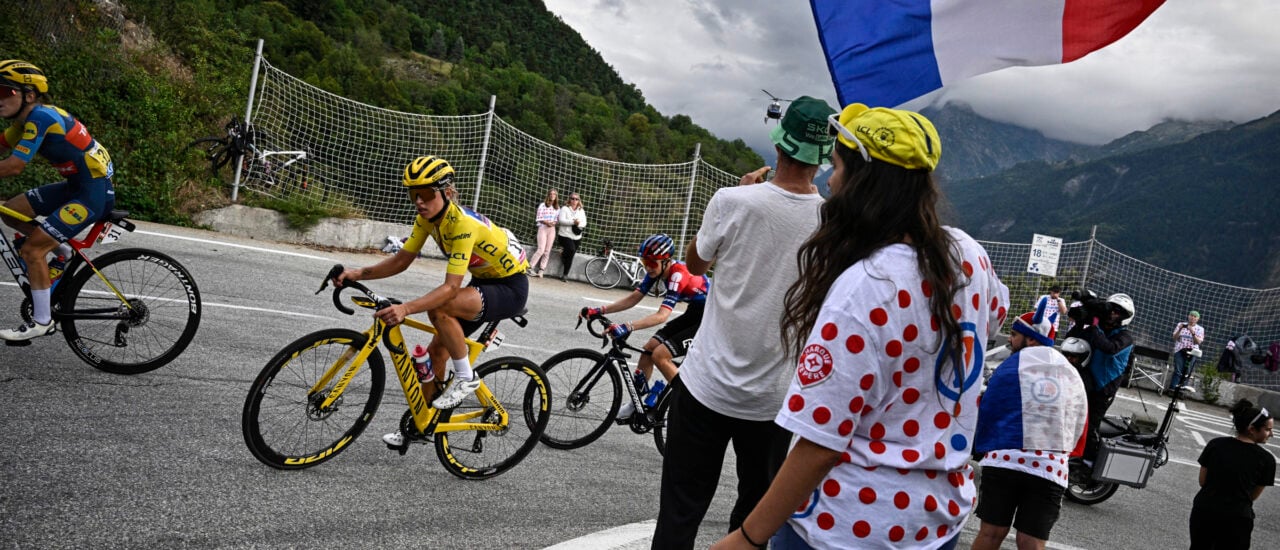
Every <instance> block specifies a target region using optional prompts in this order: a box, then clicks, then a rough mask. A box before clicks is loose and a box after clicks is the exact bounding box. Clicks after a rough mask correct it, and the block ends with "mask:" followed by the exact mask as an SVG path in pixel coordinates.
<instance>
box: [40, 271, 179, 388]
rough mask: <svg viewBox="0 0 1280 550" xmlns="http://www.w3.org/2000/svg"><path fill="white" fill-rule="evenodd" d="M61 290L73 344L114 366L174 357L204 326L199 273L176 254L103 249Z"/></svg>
mask: <svg viewBox="0 0 1280 550" xmlns="http://www.w3.org/2000/svg"><path fill="white" fill-rule="evenodd" d="M94 267H96V268H97V270H96V272H95V270H94V269H93V268H94ZM99 273H100V274H101V276H99ZM61 294H62V299H61V307H60V309H59V314H58V321H59V323H60V325H61V327H62V335H63V337H65V338H66V340H67V343H68V344H70V345H71V351H73V352H75V354H76V355H77V356H79V357H80V358H81V359H83V360H84V361H85V362H86V363H88V364H90V365H92V366H93V367H94V368H96V369H99V370H103V371H106V372H110V373H115V374H138V373H143V372H147V371H152V370H155V369H158V368H160V367H162V366H164V365H166V364H168V363H169V362H170V361H172V360H173V359H174V358H175V357H177V356H178V355H179V354H181V353H182V351H183V350H185V349H187V345H188V344H190V343H191V339H192V338H194V337H195V335H196V329H197V328H199V326H200V290H199V289H198V288H197V287H196V281H195V279H194V278H192V277H191V273H189V272H187V269H186V268H185V267H182V264H179V263H178V262H177V260H174V259H173V258H170V257H169V256H166V255H164V254H161V253H159V252H154V251H151V250H144V249H140V248H130V249H125V250H116V251H114V252H109V253H107V254H103V255H102V256H99V257H97V258H95V259H93V260H92V266H90V265H87V264H86V265H85V266H84V267H82V268H81V269H78V270H76V272H75V274H74V275H73V276H72V279H71V281H69V282H68V284H67V288H65V289H62V290H61Z"/></svg>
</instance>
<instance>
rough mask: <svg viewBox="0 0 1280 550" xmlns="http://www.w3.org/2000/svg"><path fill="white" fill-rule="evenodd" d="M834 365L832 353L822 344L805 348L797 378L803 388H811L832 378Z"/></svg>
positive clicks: (801, 355) (797, 370) (798, 366)
mask: <svg viewBox="0 0 1280 550" xmlns="http://www.w3.org/2000/svg"><path fill="white" fill-rule="evenodd" d="M833 365H834V363H833V362H832V361H831V352H830V351H827V348H825V347H822V345H821V344H809V346H808V347H806V348H804V353H801V354H800V361H799V364H798V365H797V366H796V378H799V379H800V386H801V387H805V388H808V387H811V386H815V385H817V384H820V383H822V382H823V381H824V380H826V379H827V378H830V377H831V371H832V370H833V369H832V367H833Z"/></svg>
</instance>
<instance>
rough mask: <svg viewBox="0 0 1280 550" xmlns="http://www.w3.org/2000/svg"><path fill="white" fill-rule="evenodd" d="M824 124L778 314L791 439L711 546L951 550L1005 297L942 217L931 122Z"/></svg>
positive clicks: (876, 114)
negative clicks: (824, 188) (818, 219)
mask: <svg viewBox="0 0 1280 550" xmlns="http://www.w3.org/2000/svg"><path fill="white" fill-rule="evenodd" d="M831 128H832V129H833V130H834V131H835V132H837V133H838V134H839V135H838V137H837V141H838V143H837V145H836V151H835V155H834V156H833V162H832V164H833V165H834V167H835V169H834V170H833V171H832V172H831V179H830V180H829V183H830V186H831V197H830V198H829V199H828V200H827V202H826V203H825V204H824V205H823V206H822V214H821V216H822V223H821V225H820V226H819V227H818V229H817V231H816V232H814V234H813V235H812V236H811V237H810V238H809V239H808V240H807V241H805V243H804V245H803V246H802V247H801V248H800V251H799V253H798V254H797V255H796V263H797V264H799V267H800V274H799V278H798V279H797V281H796V283H795V284H793V285H792V286H791V287H790V289H789V290H788V291H787V292H786V294H785V314H784V316H783V317H782V331H781V332H782V334H783V335H784V337H785V341H786V343H787V350H788V351H789V352H790V353H789V354H788V355H790V356H792V357H795V356H799V359H798V360H796V361H794V362H792V363H791V364H790V365H788V368H787V369H786V370H787V371H788V373H789V374H791V376H790V378H791V384H790V388H789V389H787V390H786V392H785V394H784V395H785V404H784V405H782V406H781V407H780V408H779V410H778V411H777V413H776V416H775V419H774V420H775V422H777V424H778V425H779V426H780V427H781V428H782V429H785V430H789V431H791V432H793V433H795V435H796V439H795V444H794V445H793V446H792V447H791V451H790V453H789V454H788V455H787V458H786V462H784V463H783V465H782V469H781V470H779V471H778V474H777V476H776V477H775V478H774V479H773V482H772V484H771V485H770V486H769V489H768V492H767V493H765V495H764V497H763V498H762V499H761V500H760V502H759V504H758V505H757V506H756V507H755V509H754V510H753V511H752V512H751V513H750V515H749V516H747V518H746V520H745V521H744V522H742V523H741V524H740V525H739V526H738V528H736V529H735V530H733V531H732V532H730V533H729V534H728V535H727V536H725V537H724V538H723V539H721V540H720V541H719V542H718V543H716V545H715V546H714V547H713V548H717V549H719V548H743V549H747V548H753V547H761V545H762V544H763V543H765V542H768V543H769V544H770V545H771V546H773V547H774V548H783V549H789V548H895V549H896V548H922V549H936V548H952V547H954V546H955V544H956V540H957V538H958V535H959V533H960V527H961V526H962V525H963V524H964V521H965V519H966V517H967V516H968V515H969V510H970V508H971V507H972V506H973V499H974V496H975V493H976V491H975V488H974V483H973V468H972V467H970V465H969V461H970V460H969V459H970V454H971V450H972V445H973V435H974V426H975V424H976V423H977V420H978V394H979V392H980V390H981V378H982V360H983V347H984V346H985V344H986V343H987V342H988V341H989V339H990V338H991V337H992V336H994V335H995V332H996V331H997V330H999V328H1000V325H1001V324H1002V323H1003V321H1004V317H1005V315H1006V314H1007V312H1008V300H1009V290H1008V289H1007V288H1006V287H1005V285H1004V284H1002V283H1001V282H1000V280H999V278H998V277H997V276H996V272H995V267H994V266H993V265H992V264H991V261H990V257H989V256H988V254H987V253H986V251H985V250H983V248H982V246H981V245H979V244H978V243H977V241H974V240H973V238H971V237H970V236H968V235H966V234H965V233H964V232H963V231H960V230H958V229H955V228H951V227H946V226H943V225H941V223H940V221H939V218H938V214H937V203H938V201H939V198H940V192H939V190H938V187H937V184H936V182H935V180H934V178H933V175H932V171H933V169H934V168H935V167H936V166H937V163H938V159H939V157H940V156H941V154H942V144H941V143H940V140H939V138H938V133H937V130H936V129H934V127H933V124H932V123H930V122H929V120H928V119H927V118H925V117H924V116H921V115H920V114H919V113H914V112H910V111H903V110H899V109H885V108H874V109H869V108H867V107H866V106H865V105H862V104H858V103H854V104H851V105H849V106H848V107H845V108H844V110H843V111H842V112H841V113H840V116H839V117H838V118H837V117H834V116H833V117H831ZM716 275H717V276H720V272H719V271H717V272H716ZM718 284H719V283H718ZM717 288H719V287H717ZM757 334H759V333H757ZM701 338H702V333H699V340H698V341H697V342H695V344H694V349H697V348H698V346H701V345H702V343H703V341H702V339H701ZM695 372H697V371H696V370H695V369H693V368H690V367H689V366H688V363H686V364H685V367H683V368H682V370H681V376H685V375H691V374H694V373H695ZM668 426H670V423H669V424H668ZM673 433H674V430H673ZM784 433H785V432H784ZM672 448H673V446H672V445H671V444H670V442H668V447H667V449H668V451H667V453H668V457H669V456H670V452H671V451H670V449H672ZM739 456H741V455H739ZM669 460H670V458H668V461H669ZM775 533H776V534H775ZM770 537H772V538H770Z"/></svg>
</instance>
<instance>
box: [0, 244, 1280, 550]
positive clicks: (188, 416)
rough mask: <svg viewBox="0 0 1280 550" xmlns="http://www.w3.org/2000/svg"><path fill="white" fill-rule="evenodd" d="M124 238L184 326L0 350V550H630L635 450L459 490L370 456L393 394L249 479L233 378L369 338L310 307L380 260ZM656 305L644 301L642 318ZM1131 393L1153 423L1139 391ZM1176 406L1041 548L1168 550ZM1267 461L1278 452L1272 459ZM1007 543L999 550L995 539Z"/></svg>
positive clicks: (555, 318)
mask: <svg viewBox="0 0 1280 550" xmlns="http://www.w3.org/2000/svg"><path fill="white" fill-rule="evenodd" d="M139 226H140V227H139V232H137V233H134V234H132V235H128V236H126V238H125V239H124V240H123V241H122V242H121V243H117V244H115V245H110V246H113V247H127V246H141V247H148V248H154V249H156V250H160V251H163V252H165V253H168V254H170V255H171V256H174V257H175V258H177V259H178V260H179V261H181V262H182V263H183V264H184V265H185V266H186V267H187V268H188V269H189V270H190V271H191V272H192V274H193V275H194V277H195V279H196V281H197V282H198V284H199V286H200V292H201V295H202V299H203V303H204V314H203V317H202V321H201V326H200V330H199V332H198V333H197V335H196V338H195V341H194V342H193V343H192V344H191V346H190V347H189V348H188V349H187V351H186V352H185V353H184V354H182V356H180V357H179V358H178V359H177V360H175V361H174V362H173V363H171V364H170V365H168V366H165V367H163V368H161V369H159V370H157V371H154V372H152V373H147V374H141V375H136V376H118V375H111V374H106V373H103V372H99V371H97V370H95V369H93V368H91V367H89V366H88V365H86V364H84V363H82V362H81V361H80V360H79V359H78V358H76V357H75V356H74V355H73V354H72V353H71V351H70V350H69V349H68V347H67V346H66V343H65V342H64V341H63V340H62V338H61V337H60V336H53V337H49V338H44V339H41V340H38V341H36V342H35V343H34V344H33V345H31V346H27V347H3V346H0V388H2V389H3V396H2V397H0V418H3V419H4V420H3V422H4V424H3V425H4V429H3V430H0V547H13V548H140V547H150V548H173V547H192V548H302V547H322V546H347V547H354V548H367V547H383V548H396V547H414V548H422V547H442V548H474V547H498V548H543V547H548V546H553V545H557V544H561V545H562V546H561V547H563V548H644V547H647V546H648V534H649V533H651V531H652V524H651V522H652V520H653V518H654V517H655V516H656V513H657V498H658V495H657V493H658V491H657V486H658V477H659V471H660V468H661V460H660V457H659V455H658V454H657V451H656V450H655V449H654V447H653V440H652V437H651V436H649V435H643V436H640V435H635V434H632V433H630V431H628V430H626V429H623V428H621V427H615V428H614V429H611V430H610V432H609V433H608V434H606V435H605V437H604V438H602V439H601V440H600V441H597V442H595V443H593V444H592V445H590V446H588V447H586V448H584V449H579V450H575V451H556V450H552V449H550V448H546V447H539V448H538V449H536V450H535V451H534V452H533V453H532V454H531V455H530V456H529V457H528V458H527V459H526V460H525V461H524V462H523V463H521V464H520V465H519V466H517V467H516V468H515V469H513V470H511V471H510V472H507V473H506V474H503V475H501V476H499V477H497V478H494V479H491V480H487V481H479V482H473V481H463V480H459V479H456V478H454V477H453V476H451V475H450V474H448V473H447V472H446V471H445V470H444V469H443V468H442V467H441V466H440V464H439V462H438V460H437V458H436V457H435V453H434V450H433V449H432V448H430V447H415V448H414V449H412V451H411V452H410V453H409V454H408V455H406V456H404V457H401V456H399V455H398V454H396V453H395V452H393V451H389V450H387V449H386V448H385V447H384V446H383V444H382V443H381V441H379V439H378V435H380V434H382V433H384V432H387V431H391V430H392V429H394V427H395V425H396V422H397V421H398V419H399V417H400V414H401V413H402V412H403V407H404V397H403V395H401V394H400V391H399V389H398V387H397V386H396V385H395V384H394V382H392V381H389V383H388V385H387V390H388V393H387V395H386V396H385V397H384V400H383V404H382V408H381V409H380V411H379V414H378V415H377V416H376V418H375V419H374V420H373V423H372V425H371V426H370V427H369V429H368V430H366V432H365V433H364V435H363V436H362V437H361V438H360V439H358V440H357V441H356V442H355V443H354V444H353V445H352V446H351V447H350V448H348V449H347V450H346V451H344V452H343V453H342V454H341V455H340V456H338V457H336V458H334V459H333V460H330V461H329V462H326V463H324V464H322V465H320V466H317V467H315V468H311V469H308V470H303V471H294V472H282V471H277V470H274V469H271V468H269V467H267V466H265V465H263V464H261V463H259V462H258V461H257V460H255V459H254V458H253V457H252V456H251V455H250V454H249V451H248V450H247V449H246V448H245V445H244V442H243V439H242V436H241V431H240V413H241V409H242V407H243V403H244V399H245V394H246V392H247V390H248V387H249V384H250V383H251V381H252V380H253V378H254V376H255V375H256V374H257V373H258V371H259V370H260V369H261V368H262V366H263V365H264V364H265V362H266V361H267V359H269V358H270V357H271V356H272V355H273V354H274V353H275V352H276V351H277V350H278V349H280V348H281V347H283V346H284V345H285V344H287V343H288V342H290V341H292V340H294V339H295V338H297V337H299V336H302V335H304V334H306V333H309V332H312V331H315V330H319V329H322V328H329V327H347V328H353V329H357V330H363V329H364V328H367V326H368V317H367V314H361V313H357V315H356V316H354V317H348V316H345V315H342V314H341V313H339V312H337V311H336V310H334V309H333V306H332V304H331V302H330V300H329V296H328V295H327V293H326V294H322V295H320V296H315V295H313V292H314V291H315V289H316V288H317V287H318V285H319V282H320V278H321V277H322V276H323V275H324V273H325V272H326V271H327V270H328V268H329V267H330V266H331V265H333V264H334V263H344V264H347V265H368V264H371V263H373V262H375V261H377V260H378V259H380V258H381V257H383V255H381V254H378V253H371V254H356V253H347V252H332V251H321V250H314V249H308V248H302V247H295V246H291V245H281V244H275V243H270V242H265V241H254V240H250V239H240V238H235V237H228V236H225V235H220V234H217V233H212V232H206V231H199V230H193V229H185V228H175V227H168V226H159V225H153V224H146V223H142V224H139ZM442 277H443V263H442V262H439V261H436V260H429V259H423V260H420V261H418V262H416V263H415V265H414V266H413V267H411V269H410V272H408V273H406V274H402V275H400V276H399V277H396V278H393V279H389V280H385V281H375V282H373V283H371V287H372V288H374V289H375V290H377V291H379V292H380V293H382V294H384V295H390V296H396V297H403V298H411V297H414V296H417V295H420V294H422V293H423V292H424V291H425V290H427V289H429V288H430V287H431V286H434V285H435V284H437V282H438V281H440V280H441V279H442ZM621 295H622V292H621V291H608V292H606V291H600V290H597V289H594V288H592V287H590V286H588V285H585V284H580V283H562V282H560V281H558V280H552V279H534V280H533V284H532V286H531V295H530V299H529V310H530V313H529V315H528V318H529V320H530V321H531V322H530V325H529V326H528V327H527V328H524V329H520V328H517V327H515V326H514V325H510V324H509V325H508V326H507V327H506V330H504V333H505V335H506V339H505V343H504V345H503V346H502V347H501V348H499V349H497V350H493V351H490V352H488V353H486V356H495V357H496V356H500V355H521V356H525V357H528V358H530V359H533V360H535V361H538V362H541V361H543V360H545V359H546V358H548V357H550V356H551V355H552V354H553V353H555V352H558V351H560V350H563V349H568V348H572V347H593V348H594V347H597V346H596V345H595V344H594V343H593V342H592V341H591V339H590V337H589V336H588V335H587V334H586V333H585V331H582V330H580V331H576V332H575V331H574V330H573V317H574V314H575V312H576V310H577V309H578V308H579V307H581V306H582V305H589V304H600V303H604V302H605V301H612V300H613V299H616V298H617V297H619V296H621ZM19 301H20V293H19V291H18V289H17V287H16V286H15V285H14V284H13V283H12V282H11V281H3V282H0V304H5V305H6V306H7V307H6V308H5V311H6V312H7V313H6V314H4V315H0V323H3V324H6V325H9V324H16V323H17V322H18V315H17V311H16V305H17V303H18V302H19ZM657 304H658V301H657V300H656V299H654V298H646V300H645V301H644V302H642V304H641V307H648V308H654V307H656V306H657ZM643 313H644V312H643V311H641V312H637V313H636V316H639V315H641V314H643ZM618 317H619V318H622V319H629V318H633V317H630V316H628V315H627V314H622V315H619V316H618ZM644 336H647V333H643V334H641V337H642V338H643V337H644ZM636 340H637V341H640V340H641V338H637V339H636ZM484 357H485V356H482V360H483V359H484ZM1137 395H1138V394H1136V393H1129V392H1128V391H1127V390H1126V391H1125V392H1123V393H1122V397H1121V399H1120V401H1118V403H1117V405H1116V406H1115V407H1116V409H1117V410H1119V409H1129V410H1132V409H1137V408H1140V407H1139V403H1138V401H1137V400H1136V398H1137V397H1136V396H1137ZM1142 395H1143V396H1144V397H1145V398H1146V399H1147V405H1148V407H1151V408H1152V411H1153V412H1154V413H1156V414H1158V413H1159V411H1158V410H1157V409H1156V407H1157V405H1156V404H1155V403H1153V402H1152V401H1151V399H1152V398H1153V396H1152V395H1151V394H1148V393H1143V394H1142ZM1158 407H1160V408H1162V407H1163V403H1161V404H1159V405H1158ZM1189 408H1190V410H1189V411H1188V412H1187V413H1184V414H1183V415H1182V416H1181V417H1180V418H1179V421H1178V425H1177V427H1176V429H1175V433H1174V440H1173V443H1174V448H1173V450H1172V457H1173V460H1172V461H1171V462H1170V464H1169V465H1167V466H1165V467H1164V468H1161V469H1159V470H1157V471H1156V472H1155V474H1154V475H1153V477H1152V479H1151V482H1150V485H1149V486H1148V487H1147V488H1145V489H1140V490H1139V489H1129V488H1122V489H1121V490H1120V491H1119V493H1117V494H1116V496H1115V497H1113V498H1112V499H1111V500H1109V501H1107V502H1104V503H1102V504H1100V505H1097V506H1094V507H1082V506H1078V505H1074V504H1071V503H1066V504H1064V505H1063V511H1062V518H1061V519H1060V520H1059V523H1058V526H1057V527H1056V528H1055V530H1054V533H1053V540H1052V541H1051V543H1050V547H1055V548H1099V549H1101V548H1176V547H1185V546H1186V545H1187V535H1186V531H1187V529H1186V520H1187V517H1188V515H1189V513H1190V508H1191V498H1192V496H1194V494H1195V491H1196V472H1197V466H1196V465H1195V458H1196V456H1197V455H1198V453H1199V450H1200V448H1201V447H1202V446H1203V441H1204V440H1207V439H1209V438H1212V437H1215V436H1217V435H1223V434H1225V433H1226V432H1227V431H1228V430H1229V427H1228V422H1227V420H1226V413H1225V411H1224V410H1223V409H1221V408H1218V407H1211V406H1205V405H1200V404H1195V403H1193V404H1190V405H1189ZM1268 449H1269V450H1270V451H1272V452H1273V453H1280V449H1278V448H1277V447H1276V446H1275V445H1269V446H1268ZM734 484H735V480H734V476H733V470H732V466H731V465H726V470H725V472H724V475H723V476H722V478H721V483H720V485H721V491H720V494H719V495H718V496H717V499H716V501H715V502H714V503H713V505H712V509H711V511H710V513H709V514H708V518H707V520H706V521H705V522H704V525H703V531H702V534H701V537H700V538H699V542H698V546H699V547H705V546H707V545H709V544H710V543H711V542H712V541H714V540H715V539H716V538H718V536H719V534H720V533H723V532H724V530H725V529H726V518H727V515H728V512H729V509H730V507H731V504H732V500H731V497H732V492H733V487H734ZM1255 509H1256V510H1257V513H1258V517H1259V520H1258V523H1257V526H1256V527H1255V530H1254V545H1255V547H1258V548H1276V547H1277V546H1280V526H1277V525H1276V523H1275V520H1274V518H1280V496H1277V493H1276V490H1275V489H1269V490H1267V491H1265V492H1264V493H1263V496H1262V498H1261V499H1260V500H1259V501H1258V502H1257V503H1255ZM975 522H976V520H974V519H971V520H970V524H969V525H968V526H967V527H966V530H965V532H964V533H963V534H962V537H963V538H962V541H963V543H962V546H965V547H967V545H968V541H970V540H972V536H973V533H974V532H975V531H976V523H975ZM1006 546H1007V547H1009V548H1012V547H1013V545H1012V537H1010V539H1009V540H1008V541H1007V544H1006Z"/></svg>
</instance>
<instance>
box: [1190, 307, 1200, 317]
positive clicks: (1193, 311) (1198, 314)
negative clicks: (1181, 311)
mask: <svg viewBox="0 0 1280 550" xmlns="http://www.w3.org/2000/svg"><path fill="white" fill-rule="evenodd" d="M1190 315H1191V316H1192V317H1195V318H1196V319H1199V318H1200V312H1199V311H1196V310H1194V309H1193V310H1191V313H1190Z"/></svg>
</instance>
